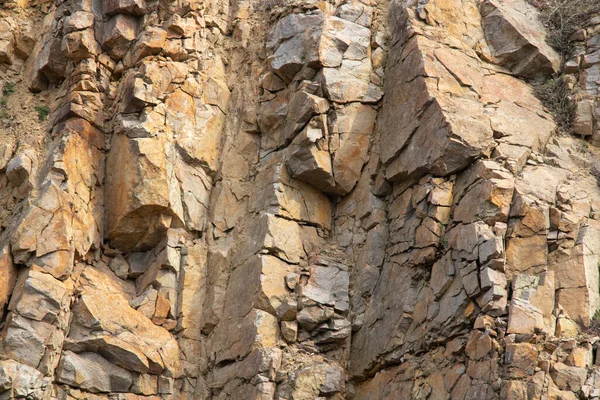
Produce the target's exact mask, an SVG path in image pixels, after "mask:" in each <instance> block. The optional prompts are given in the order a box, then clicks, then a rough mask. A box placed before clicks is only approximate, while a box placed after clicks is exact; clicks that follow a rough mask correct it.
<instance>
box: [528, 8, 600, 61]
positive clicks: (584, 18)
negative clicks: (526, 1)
mask: <svg viewBox="0 0 600 400" xmlns="http://www.w3.org/2000/svg"><path fill="white" fill-rule="evenodd" d="M530 2H531V4H533V5H534V6H535V7H537V8H538V9H539V10H540V13H541V18H542V22H543V23H544V25H545V26H546V28H547V29H548V42H549V44H550V45H551V46H552V47H554V48H555V49H556V50H557V51H558V52H559V53H560V54H562V55H563V56H564V57H565V58H569V57H570V56H571V55H572V53H573V43H572V42H571V40H570V39H571V36H572V35H573V34H574V33H575V32H576V31H577V30H578V29H581V28H583V27H585V25H586V24H587V22H588V20H589V18H590V17H591V16H593V15H594V14H597V13H600V0H530Z"/></svg>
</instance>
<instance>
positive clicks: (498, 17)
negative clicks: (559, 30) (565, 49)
mask: <svg viewBox="0 0 600 400" xmlns="http://www.w3.org/2000/svg"><path fill="white" fill-rule="evenodd" d="M481 14H482V16H483V19H482V25H483V28H484V32H485V38H486V39H487V41H488V43H489V45H490V48H491V50H492V55H493V56H494V57H495V62H497V63H498V64H501V65H505V66H506V67H508V68H510V69H511V70H512V71H513V72H514V73H515V74H517V75H522V76H525V77H534V76H540V75H548V74H552V73H554V72H556V71H558V68H559V66H560V57H559V55H558V54H557V53H556V51H554V49H552V48H551V47H550V46H549V45H548V44H547V43H546V33H545V30H544V27H543V25H542V24H541V22H540V21H539V15H538V13H537V11H536V10H535V8H534V7H533V6H532V5H530V4H528V3H527V2H525V1H503V0H486V1H484V2H483V3H482V5H481Z"/></svg>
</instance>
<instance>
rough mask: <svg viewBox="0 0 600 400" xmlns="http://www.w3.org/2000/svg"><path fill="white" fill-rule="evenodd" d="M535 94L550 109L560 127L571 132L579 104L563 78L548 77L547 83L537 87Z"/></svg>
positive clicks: (565, 131) (566, 131)
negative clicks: (574, 99)
mask: <svg viewBox="0 0 600 400" xmlns="http://www.w3.org/2000/svg"><path fill="white" fill-rule="evenodd" d="M535 94H536V96H537V98H538V99H540V101H541V102H542V104H544V106H546V108H547V109H548V110H550V112H551V113H552V116H553V117H554V121H556V124H557V125H558V128H559V129H560V130H561V131H562V132H564V133H571V131H572V130H573V122H574V121H575V110H576V107H577V105H576V104H575V102H574V101H573V94H572V93H571V90H570V89H569V88H568V87H567V85H565V82H564V80H563V78H562V77H558V78H550V79H548V80H547V81H546V82H545V83H543V84H541V85H538V86H536V87H535Z"/></svg>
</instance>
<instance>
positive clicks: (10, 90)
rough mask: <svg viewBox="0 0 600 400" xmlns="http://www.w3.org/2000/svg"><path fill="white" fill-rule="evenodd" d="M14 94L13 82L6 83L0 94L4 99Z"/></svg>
mask: <svg viewBox="0 0 600 400" xmlns="http://www.w3.org/2000/svg"><path fill="white" fill-rule="evenodd" d="M14 92H15V83H14V82H7V83H5V84H4V87H3V88H2V94H3V95H4V96H5V97H6V96H10V95H11V94H13V93H14Z"/></svg>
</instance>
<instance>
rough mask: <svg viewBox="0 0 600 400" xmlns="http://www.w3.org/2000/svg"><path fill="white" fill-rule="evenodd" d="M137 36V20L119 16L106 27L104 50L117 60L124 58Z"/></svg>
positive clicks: (103, 41) (103, 38)
mask: <svg viewBox="0 0 600 400" xmlns="http://www.w3.org/2000/svg"><path fill="white" fill-rule="evenodd" d="M136 35H137V20H136V19H135V18H134V17H131V16H127V15H123V14H118V15H115V16H114V17H112V18H111V19H110V20H109V21H108V22H107V23H106V25H105V27H104V32H103V36H102V43H101V44H102V48H104V49H106V50H107V51H108V52H109V54H110V55H111V57H113V58H114V59H116V60H119V59H121V58H123V56H124V55H125V53H127V50H128V49H129V46H130V45H131V43H132V42H133V40H134V39H135V37H136Z"/></svg>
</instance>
